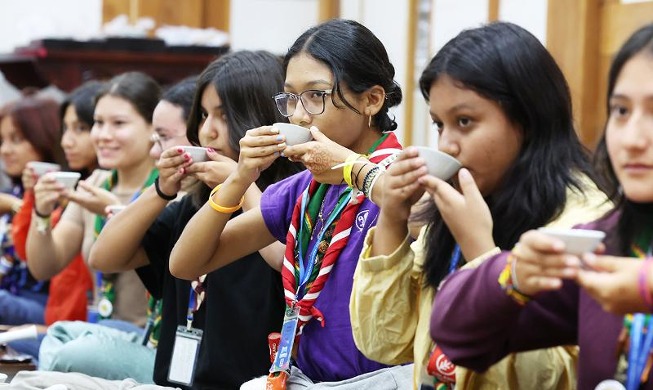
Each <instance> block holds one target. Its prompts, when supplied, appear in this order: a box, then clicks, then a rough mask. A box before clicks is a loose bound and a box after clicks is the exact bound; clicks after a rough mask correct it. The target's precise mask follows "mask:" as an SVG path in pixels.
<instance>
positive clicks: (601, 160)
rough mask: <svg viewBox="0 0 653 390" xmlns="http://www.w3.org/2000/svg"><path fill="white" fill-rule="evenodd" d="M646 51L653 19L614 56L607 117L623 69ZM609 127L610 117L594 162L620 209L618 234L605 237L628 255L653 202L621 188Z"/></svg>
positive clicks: (650, 49) (652, 49)
mask: <svg viewBox="0 0 653 390" xmlns="http://www.w3.org/2000/svg"><path fill="white" fill-rule="evenodd" d="M643 52H645V53H647V54H649V55H651V56H653V23H651V24H647V25H645V26H644V27H641V28H640V29H638V30H637V31H635V32H634V33H633V35H631V36H630V38H628V40H627V41H626V42H625V43H624V44H623V46H621V49H619V51H618V52H617V54H616V55H615V57H614V59H613V60H612V64H611V65H610V72H609V73H608V91H607V95H606V111H607V113H608V119H609V117H610V97H611V96H612V93H613V92H614V87H615V84H616V83H617V78H618V77H619V74H620V73H621V70H622V69H623V67H624V65H626V63H627V62H628V61H629V60H630V59H631V58H633V57H634V56H636V55H638V54H640V53H643ZM652 58H653V57H652ZM606 129H607V120H606V126H604V128H603V135H602V136H601V139H600V141H599V143H598V145H597V148H596V153H595V155H594V162H595V165H596V167H597V171H598V173H599V175H600V177H601V179H602V180H603V181H604V183H605V185H606V187H607V189H608V194H609V196H610V198H611V200H612V201H613V202H614V204H615V209H614V211H620V212H621V216H620V218H619V222H618V226H617V234H614V235H610V236H609V237H608V238H606V241H608V242H610V243H611V244H613V245H616V246H617V248H619V250H620V251H621V253H622V254H624V255H626V254H629V250H630V245H631V243H632V242H634V240H635V238H636V237H637V236H638V235H639V234H641V233H643V231H644V229H646V228H647V227H650V226H651V225H650V223H651V219H653V205H651V204H636V203H634V202H631V201H629V200H628V199H626V197H625V196H624V194H623V193H622V192H621V190H620V184H619V180H618V179H617V175H616V174H615V172H614V169H613V167H612V162H611V161H610V157H609V155H608V149H607V145H606V141H605V130H606ZM643 217H644V218H643ZM646 217H648V218H646Z"/></svg>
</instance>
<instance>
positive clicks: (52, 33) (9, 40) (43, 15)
mask: <svg viewBox="0 0 653 390" xmlns="http://www.w3.org/2000/svg"><path fill="white" fill-rule="evenodd" d="M101 24H102V0H20V1H17V0H0V53H8V52H11V51H13V49H14V48H15V47H16V46H22V45H26V44H27V43H29V41H30V40H32V39H38V38H43V37H76V38H85V37H89V36H91V35H95V34H97V33H98V32H99V30H100V26H101Z"/></svg>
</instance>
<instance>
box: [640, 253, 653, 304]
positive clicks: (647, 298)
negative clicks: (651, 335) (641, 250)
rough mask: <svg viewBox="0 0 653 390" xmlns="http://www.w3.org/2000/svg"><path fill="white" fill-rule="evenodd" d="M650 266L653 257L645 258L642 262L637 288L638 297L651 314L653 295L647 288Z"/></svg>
mask: <svg viewBox="0 0 653 390" xmlns="http://www.w3.org/2000/svg"><path fill="white" fill-rule="evenodd" d="M651 264H653V257H647V258H646V260H644V263H643V264H642V266H641V267H640V269H639V278H638V287H639V296H640V297H641V298H642V300H643V301H644V303H645V304H646V306H647V307H648V309H649V311H651V312H653V295H652V294H651V289H650V288H649V287H648V286H649V284H648V279H649V276H648V274H649V270H650V269H651Z"/></svg>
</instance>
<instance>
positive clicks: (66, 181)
mask: <svg viewBox="0 0 653 390" xmlns="http://www.w3.org/2000/svg"><path fill="white" fill-rule="evenodd" d="M48 175H51V176H52V177H54V179H55V180H56V181H58V182H59V183H61V184H63V185H64V186H65V187H66V188H67V189H69V190H72V189H74V188H75V184H77V182H78V181H79V178H80V177H82V174H81V173H79V172H50V173H48Z"/></svg>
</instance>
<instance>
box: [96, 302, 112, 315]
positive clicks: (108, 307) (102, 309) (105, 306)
mask: <svg viewBox="0 0 653 390" xmlns="http://www.w3.org/2000/svg"><path fill="white" fill-rule="evenodd" d="M97 311H98V313H99V314H100V316H102V317H103V318H109V317H111V314H112V313H113V304H112V303H111V301H110V300H108V299H107V298H102V299H100V302H99V303H98V305H97Z"/></svg>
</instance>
